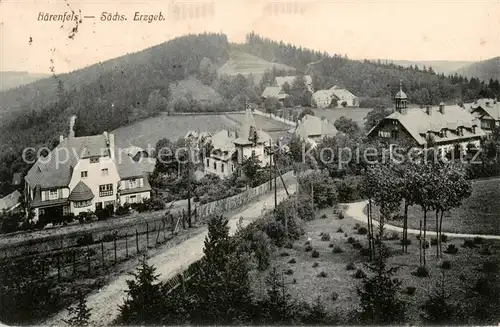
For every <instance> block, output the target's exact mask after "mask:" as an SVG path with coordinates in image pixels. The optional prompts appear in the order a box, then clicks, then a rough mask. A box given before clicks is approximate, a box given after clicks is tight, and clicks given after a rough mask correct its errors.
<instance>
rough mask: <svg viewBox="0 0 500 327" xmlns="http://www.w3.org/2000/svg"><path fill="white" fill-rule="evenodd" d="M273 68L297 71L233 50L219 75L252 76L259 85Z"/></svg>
mask: <svg viewBox="0 0 500 327" xmlns="http://www.w3.org/2000/svg"><path fill="white" fill-rule="evenodd" d="M273 66H275V67H276V69H278V70H295V69H294V68H292V67H290V66H287V65H284V64H279V63H274V62H269V61H267V60H264V59H261V58H259V57H256V56H254V55H251V54H249V53H246V52H242V51H238V50H233V51H231V52H230V53H229V61H228V62H227V63H226V64H225V65H224V66H222V67H221V68H220V69H219V74H220V75H230V76H234V75H238V74H242V75H249V74H252V75H254V77H255V83H258V82H259V81H260V79H261V77H262V74H264V72H265V71H266V69H272V68H273Z"/></svg>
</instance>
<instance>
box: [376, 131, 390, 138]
mask: <svg viewBox="0 0 500 327" xmlns="http://www.w3.org/2000/svg"><path fill="white" fill-rule="evenodd" d="M378 136H380V137H384V138H390V137H391V132H385V131H378Z"/></svg>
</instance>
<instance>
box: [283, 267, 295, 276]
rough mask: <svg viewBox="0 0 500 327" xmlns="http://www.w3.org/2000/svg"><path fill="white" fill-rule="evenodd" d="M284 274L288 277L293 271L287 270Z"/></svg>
mask: <svg viewBox="0 0 500 327" xmlns="http://www.w3.org/2000/svg"><path fill="white" fill-rule="evenodd" d="M285 274H286V275H288V276H290V275H293V270H292V269H287V270H286V271H285Z"/></svg>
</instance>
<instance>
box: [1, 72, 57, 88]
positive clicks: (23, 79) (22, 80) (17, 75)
mask: <svg viewBox="0 0 500 327" xmlns="http://www.w3.org/2000/svg"><path fill="white" fill-rule="evenodd" d="M49 76H50V75H47V74H34V73H29V72H18V71H5V72H0V91H3V90H8V89H11V88H14V87H17V86H20V85H24V84H28V83H32V82H34V81H37V80H40V79H42V78H46V77H49Z"/></svg>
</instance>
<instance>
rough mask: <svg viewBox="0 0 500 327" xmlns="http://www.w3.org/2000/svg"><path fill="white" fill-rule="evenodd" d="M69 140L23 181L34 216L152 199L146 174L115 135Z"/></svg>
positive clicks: (32, 169) (105, 134) (45, 158)
mask: <svg viewBox="0 0 500 327" xmlns="http://www.w3.org/2000/svg"><path fill="white" fill-rule="evenodd" d="M72 126H73V125H72V124H71V127H70V133H69V135H68V137H67V138H64V137H63V136H62V135H61V136H60V142H59V144H58V145H57V146H56V147H55V148H54V149H53V150H52V151H51V152H50V153H49V154H48V155H47V156H46V157H40V158H38V160H37V161H36V162H35V164H34V165H33V166H32V167H31V169H30V170H29V171H28V174H27V175H26V177H25V194H26V200H27V201H28V202H29V204H30V207H31V208H32V209H33V210H34V214H35V218H34V220H35V221H36V220H38V218H39V217H40V216H42V215H52V216H61V215H67V214H70V213H72V214H75V215H78V214H79V213H81V212H88V211H96V210H99V209H103V208H106V207H107V206H110V205H112V206H113V207H116V206H117V205H123V204H124V203H135V202H140V201H142V199H147V198H149V197H150V195H151V187H150V185H149V182H148V178H147V172H145V171H144V167H143V166H142V165H140V164H137V163H136V162H135V161H134V160H133V159H132V158H131V157H130V156H128V155H126V154H123V151H118V150H117V149H115V139H114V135H113V134H108V133H107V132H104V133H103V134H101V135H92V136H83V137H76V136H75V135H74V132H73V130H72Z"/></svg>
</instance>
